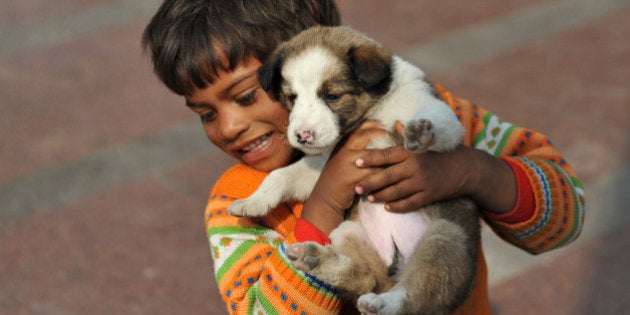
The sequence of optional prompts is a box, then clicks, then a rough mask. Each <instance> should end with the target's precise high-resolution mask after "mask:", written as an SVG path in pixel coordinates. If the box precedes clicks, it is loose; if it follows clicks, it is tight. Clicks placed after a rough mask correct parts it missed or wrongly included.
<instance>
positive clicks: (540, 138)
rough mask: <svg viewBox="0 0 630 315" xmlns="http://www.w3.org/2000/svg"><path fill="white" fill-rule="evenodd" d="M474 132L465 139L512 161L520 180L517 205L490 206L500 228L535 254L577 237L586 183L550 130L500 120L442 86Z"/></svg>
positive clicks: (510, 239)
mask: <svg viewBox="0 0 630 315" xmlns="http://www.w3.org/2000/svg"><path fill="white" fill-rule="evenodd" d="M436 89H437V91H438V92H439V95H440V97H441V98H442V99H444V100H445V101H446V102H447V103H448V104H449V105H450V106H451V108H452V109H453V110H454V111H455V113H456V114H457V116H458V117H459V118H460V121H461V122H462V124H463V125H464V128H465V129H466V130H467V131H468V133H467V136H466V139H465V144H466V145H469V146H472V147H474V148H476V149H479V150H482V151H485V152H487V153H488V154H490V155H492V156H494V157H497V158H500V159H502V160H503V161H504V162H506V163H507V164H508V165H509V166H510V168H511V169H512V171H513V172H514V176H515V178H516V181H517V189H518V197H517V198H518V199H517V202H516V206H515V208H514V209H513V210H512V211H510V212H508V213H505V214H495V213H492V212H489V211H484V213H483V214H484V217H485V219H486V221H487V222H488V223H489V225H490V226H491V227H492V228H493V229H494V231H495V232H496V233H497V234H498V235H499V236H501V237H502V238H504V239H505V240H507V241H508V242H510V243H512V244H514V245H516V246H518V247H520V248H523V249H524V250H526V251H528V252H530V253H534V254H536V253H541V252H545V251H548V250H551V249H554V248H557V247H560V246H563V245H566V244H568V243H570V242H571V241H573V240H574V239H575V238H577V236H578V235H579V233H580V231H581V228H582V224H583V217H584V190H583V187H582V184H581V182H580V181H579V179H578V178H577V176H576V175H575V173H574V172H573V170H572V169H571V167H570V166H569V164H568V163H567V162H566V161H565V159H564V158H563V157H562V156H561V155H560V153H559V152H558V151H557V150H556V149H555V148H554V147H553V146H552V145H551V141H550V140H549V139H547V138H546V137H545V136H544V135H542V134H540V133H537V132H535V131H533V130H529V129H526V128H521V127H518V126H514V125H512V124H509V123H506V122H503V121H500V120H499V119H498V118H497V117H496V116H495V115H493V114H492V113H490V112H488V111H486V110H484V109H483V108H481V107H478V106H476V105H474V104H472V103H470V102H468V101H465V100H461V99H457V98H454V97H453V96H452V95H451V94H450V93H449V92H447V91H446V90H445V89H444V88H442V87H441V86H439V85H436Z"/></svg>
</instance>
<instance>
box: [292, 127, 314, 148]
mask: <svg viewBox="0 0 630 315" xmlns="http://www.w3.org/2000/svg"><path fill="white" fill-rule="evenodd" d="M295 137H296V138H297V142H298V143H299V144H302V145H305V144H306V145H308V144H312V143H313V141H315V131H312V130H310V129H306V130H298V131H296V132H295Z"/></svg>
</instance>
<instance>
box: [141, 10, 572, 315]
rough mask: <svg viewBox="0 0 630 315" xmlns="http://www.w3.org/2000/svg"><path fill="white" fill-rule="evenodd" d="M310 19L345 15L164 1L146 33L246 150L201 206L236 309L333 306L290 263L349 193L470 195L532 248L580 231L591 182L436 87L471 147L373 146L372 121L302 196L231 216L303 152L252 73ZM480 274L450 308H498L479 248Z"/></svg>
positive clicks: (222, 281)
mask: <svg viewBox="0 0 630 315" xmlns="http://www.w3.org/2000/svg"><path fill="white" fill-rule="evenodd" d="M316 24H323V25H338V24H339V15H338V12H337V9H336V7H335V5H334V3H333V2H332V0H319V1H318V0H258V1H224V0H166V1H164V3H163V4H162V6H161V7H160V9H159V11H158V12H157V13H156V15H155V16H154V17H153V19H152V20H151V22H150V23H149V25H148V26H147V28H146V30H145V32H144V35H143V45H144V47H145V49H148V50H150V51H151V53H152V60H153V64H154V69H155V72H156V74H157V75H158V77H159V78H160V79H161V80H162V82H163V83H164V84H165V85H166V86H167V87H168V88H169V89H171V90H172V91H173V92H175V93H177V94H179V95H182V96H184V98H185V100H186V105H187V106H188V107H189V108H190V109H192V110H193V111H194V112H196V113H197V114H199V116H200V117H201V120H202V124H203V126H204V130H205V132H206V135H207V137H208V139H210V141H211V142H212V143H214V144H215V145H216V146H217V147H219V148H220V149H221V150H223V151H224V152H225V153H227V154H228V155H230V156H232V157H235V158H237V159H238V160H240V161H241V163H238V164H237V165H235V166H233V167H232V168H230V169H229V170H227V171H226V172H225V174H223V176H222V177H221V178H220V179H219V180H218V181H217V183H216V184H215V186H214V188H213V189H212V192H211V194H210V198H209V201H208V205H207V207H206V227H207V232H208V237H209V240H210V245H211V248H212V254H213V260H214V268H215V274H216V280H217V283H218V285H219V289H220V293H221V295H222V297H223V299H224V301H225V303H226V306H227V309H228V311H229V312H231V313H239V314H240V313H248V314H251V313H255V314H259V313H279V314H286V313H291V314H293V313H297V314H336V313H339V312H340V308H341V307H342V305H341V302H340V301H339V300H338V298H337V297H336V295H335V290H334V288H332V287H330V286H328V285H327V284H326V283H323V282H321V281H319V280H318V279H315V278H313V277H311V276H309V275H308V274H303V273H300V272H298V271H296V270H295V269H293V268H292V267H291V266H290V264H289V262H288V260H287V258H286V256H285V249H286V246H287V245H288V244H291V243H293V242H297V241H307V240H310V241H318V242H320V243H324V244H325V243H327V242H329V240H328V238H327V235H328V233H329V232H330V231H331V230H333V229H334V228H335V227H336V226H337V225H338V224H339V223H340V222H341V221H342V219H343V213H344V210H345V209H347V208H348V207H350V205H351V204H352V202H353V200H354V197H355V193H357V194H362V195H367V196H368V199H369V200H372V201H384V202H387V208H388V210H390V211H399V212H404V211H413V210H414V209H417V208H418V207H420V206H423V205H427V204H430V203H432V202H434V201H437V200H441V199H446V198H455V197H462V196H468V197H470V198H472V199H474V200H475V201H476V202H477V203H478V204H479V205H480V207H481V208H483V209H484V210H483V211H482V215H483V216H484V218H485V220H486V222H487V223H488V224H489V225H490V226H491V227H492V228H493V229H494V230H495V231H496V232H497V233H498V234H499V235H500V236H501V237H503V238H504V239H505V240H506V241H508V242H510V243H511V244H513V245H515V246H518V247H520V248H522V249H524V250H526V251H528V252H531V253H534V254H537V253H541V252H544V251H548V250H551V249H554V248H557V247H559V246H563V245H566V244H568V243H570V242H571V241H573V240H574V239H575V238H576V237H577V236H578V235H579V232H580V229H581V226H582V219H583V211H584V209H583V204H584V200H583V190H582V187H581V184H580V182H579V180H578V179H577V178H576V176H575V174H574V173H573V171H572V170H571V168H570V167H569V165H568V164H567V163H566V161H565V160H564V159H563V158H562V157H561V156H560V155H559V153H558V152H557V151H556V150H555V149H554V148H553V147H552V146H551V142H550V141H549V140H547V139H546V138H545V137H544V136H543V135H541V134H539V133H537V132H535V131H532V130H527V129H524V128H520V127H516V126H514V125H511V124H509V123H506V122H502V121H499V120H498V119H497V117H496V116H494V115H493V114H491V113H489V112H487V111H486V110H484V109H483V108H481V107H478V106H476V105H475V104H472V103H470V102H468V101H466V100H462V99H459V98H456V97H454V96H453V95H452V94H450V93H449V92H448V91H447V90H446V89H444V88H443V87H441V86H439V85H436V90H437V92H438V93H439V95H440V97H441V98H442V99H443V100H444V101H445V102H446V103H447V104H449V105H450V106H451V108H452V109H453V111H455V113H456V114H457V115H458V117H459V119H460V121H461V123H462V124H463V126H464V127H465V128H466V130H467V134H466V137H465V139H464V144H465V146H461V147H459V148H458V149H456V150H454V151H453V152H448V153H442V154H436V153H426V154H420V155H414V154H411V153H409V152H408V151H406V150H405V149H404V148H402V147H393V148H389V149H385V150H365V149H364V147H365V146H366V145H367V144H368V142H369V138H370V137H372V136H374V135H378V134H382V133H383V132H384V131H382V130H380V129H378V128H377V127H376V125H375V124H374V123H373V122H368V123H366V124H364V125H362V126H361V128H360V129H359V130H358V131H357V132H355V133H353V134H352V135H351V136H350V137H349V138H348V139H347V141H346V142H345V143H344V145H343V146H342V147H341V148H340V149H339V150H338V152H337V153H336V154H335V155H334V156H332V157H331V159H330V160H329V161H328V163H327V164H326V167H325V169H324V171H323V172H322V175H321V177H320V179H319V180H318V183H317V185H316V187H315V189H314V191H313V193H312V195H311V196H310V198H309V199H308V200H307V201H306V202H305V203H304V204H303V205H302V204H283V205H281V206H279V207H278V208H277V209H275V210H274V211H273V212H272V213H271V214H269V215H268V216H266V217H262V218H236V217H232V216H230V215H228V214H227V213H226V211H225V210H226V208H227V207H228V206H229V205H230V203H231V202H232V201H233V200H235V199H238V198H244V197H247V196H248V195H249V194H251V193H252V192H253V191H255V190H256V188H257V187H258V185H259V184H260V183H261V182H262V180H263V179H264V177H265V176H266V174H267V172H269V171H272V170H274V169H276V168H279V167H282V166H285V165H287V164H289V163H291V162H292V161H294V160H295V159H297V158H299V157H300V154H299V153H298V152H296V151H295V150H293V149H292V148H291V147H290V146H289V145H288V143H287V141H285V140H284V134H285V132H286V126H287V119H288V114H287V112H286V111H285V110H284V109H283V107H282V106H281V105H280V104H279V103H278V102H277V101H276V100H273V99H271V98H270V97H269V96H268V95H267V94H266V93H265V92H264V91H262V90H261V88H260V86H259V85H258V81H257V76H256V73H257V70H258V67H260V65H261V63H262V62H264V60H265V59H266V57H267V56H268V55H269V53H270V52H271V51H272V50H273V49H274V48H275V47H276V45H277V44H279V43H280V42H281V41H283V40H286V39H288V38H290V37H291V36H293V35H295V34H297V33H298V32H300V31H301V30H304V29H306V28H308V27H310V26H313V25H316ZM479 246H481V244H479ZM477 272H478V278H477V283H476V287H475V288H474V289H473V292H472V293H471V295H470V297H469V298H468V300H467V301H466V302H465V303H464V305H462V306H461V307H460V308H459V309H458V310H457V311H456V313H462V314H489V313H490V312H491V311H490V305H489V300H488V292H487V271H486V264H485V261H484V256H483V253H482V252H481V255H480V256H479V264H478V271H477ZM343 307H344V308H345V307H349V308H352V307H353V305H343ZM341 313H343V314H345V312H344V311H341Z"/></svg>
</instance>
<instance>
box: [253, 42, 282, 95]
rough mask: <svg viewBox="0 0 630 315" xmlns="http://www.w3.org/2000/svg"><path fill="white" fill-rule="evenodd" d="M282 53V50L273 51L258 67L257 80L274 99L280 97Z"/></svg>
mask: <svg viewBox="0 0 630 315" xmlns="http://www.w3.org/2000/svg"><path fill="white" fill-rule="evenodd" d="M284 55H285V54H284V50H277V51H275V52H274V53H272V54H271V55H270V56H269V58H267V61H265V63H264V64H263V65H262V66H261V67H260V68H259V69H258V82H259V83H260V86H261V87H262V88H263V90H265V91H266V92H267V93H269V94H271V96H272V97H273V98H275V99H276V100H278V99H280V85H281V84H282V64H283V63H284Z"/></svg>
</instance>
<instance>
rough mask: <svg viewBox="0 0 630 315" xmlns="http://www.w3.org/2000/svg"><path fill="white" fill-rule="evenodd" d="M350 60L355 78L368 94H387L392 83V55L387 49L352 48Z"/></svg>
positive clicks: (375, 47) (372, 47) (365, 46)
mask: <svg viewBox="0 0 630 315" xmlns="http://www.w3.org/2000/svg"><path fill="white" fill-rule="evenodd" d="M348 60H349V64H350V67H351V68H352V71H353V72H354V75H355V77H356V78H357V80H358V81H359V83H360V84H361V85H362V86H363V87H364V88H365V89H366V90H367V91H368V92H372V93H376V94H379V95H382V94H385V93H387V91H388V90H389V84H390V83H391V82H392V55H391V53H390V52H389V51H388V50H387V49H385V48H383V47H381V46H378V45H374V44H362V45H359V46H355V47H351V48H350V49H349V50H348Z"/></svg>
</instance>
